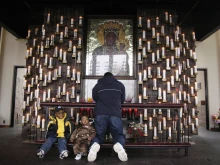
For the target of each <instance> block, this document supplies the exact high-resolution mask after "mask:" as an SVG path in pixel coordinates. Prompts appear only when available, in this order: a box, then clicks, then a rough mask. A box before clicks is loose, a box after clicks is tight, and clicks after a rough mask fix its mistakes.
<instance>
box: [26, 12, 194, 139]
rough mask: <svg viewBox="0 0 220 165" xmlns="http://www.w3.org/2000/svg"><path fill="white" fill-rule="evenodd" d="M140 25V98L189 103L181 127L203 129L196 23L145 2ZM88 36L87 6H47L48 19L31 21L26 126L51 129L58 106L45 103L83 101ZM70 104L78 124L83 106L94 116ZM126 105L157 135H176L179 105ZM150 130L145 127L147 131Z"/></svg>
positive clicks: (141, 100) (128, 112) (129, 115)
mask: <svg viewBox="0 0 220 165" xmlns="http://www.w3.org/2000/svg"><path fill="white" fill-rule="evenodd" d="M135 30H136V33H137V38H136V39H135V40H136V44H134V45H136V46H137V48H136V49H134V50H136V52H134V55H136V62H137V65H136V67H137V68H136V70H137V73H136V75H137V84H138V90H137V96H135V97H136V98H137V99H136V100H137V103H139V104H146V103H158V104H165V103H169V104H178V103H180V104H184V107H183V108H181V109H180V112H181V113H180V120H181V121H180V126H179V127H178V129H179V130H180V128H182V130H181V131H182V132H189V133H190V134H198V118H197V114H198V111H197V104H198V98H197V90H198V86H197V82H196V75H197V66H196V61H197V58H196V52H195V41H196V39H195V32H194V31H193V28H189V27H180V26H178V25H177V16H176V15H175V12H173V11H170V10H160V12H158V11H157V10H153V9H141V8H139V9H138V10H137V27H136V29H135ZM84 39H85V34H84V11H83V9H73V8H71V9H59V8H53V9H52V8H50V9H48V8H45V12H44V22H42V25H37V26H30V28H29V30H28V32H27V40H28V41H27V53H26V57H25V58H26V74H25V75H24V77H25V82H24V93H25V97H24V103H23V110H24V113H23V117H22V124H23V127H24V129H25V128H29V127H30V126H31V128H32V127H33V128H34V129H37V130H39V131H41V132H42V131H44V130H45V124H46V121H47V119H48V117H49V115H50V113H52V111H51V110H52V109H50V108H49V109H43V108H42V107H41V103H47V102H51V103H53V102H54V103H55V102H62V103H63V102H65V103H69V102H71V103H74V102H80V101H81V97H82V96H81V89H82V88H83V87H82V77H83V75H82V74H83V69H85V68H83V66H84V65H82V64H83V62H84V59H85V58H84V52H85V49H84V45H83V42H84ZM135 40H134V41H135ZM68 109H69V110H68V113H69V115H70V116H71V117H73V118H74V120H75V124H76V125H77V123H78V122H79V116H80V115H81V114H82V112H83V113H86V114H88V115H89V117H93V114H92V110H93V109H92V108H91V109H87V108H82V109H79V108H78V109H77V108H68ZM125 111H126V115H125V114H124V111H122V117H123V118H126V119H127V120H128V121H129V122H131V121H132V120H136V119H137V118H138V121H140V122H142V123H143V125H144V126H145V127H144V129H145V131H151V130H153V132H152V133H154V136H152V137H155V140H156V139H157V137H158V133H159V135H160V133H162V132H168V134H166V135H164V136H167V135H170V136H171V134H172V135H173V136H174V135H175V130H177V128H176V127H177V125H176V122H177V119H176V115H177V112H175V111H173V110H172V111H171V112H170V111H169V109H162V110H153V109H151V110H144V111H143V110H138V112H136V111H134V109H131V110H130V109H127V110H125ZM133 111H134V112H133ZM145 111H147V112H145ZM133 113H137V114H139V115H141V116H137V115H136V114H134V115H132V114H133ZM162 114H163V115H162ZM164 114H167V115H164ZM134 116H135V117H134ZM150 121H152V122H150ZM167 121H168V122H167ZM171 123H172V124H171ZM167 125H168V126H167ZM183 129H188V130H184V131H183ZM163 130H164V131H163ZM32 132H33V131H32ZM173 133H174V134H173ZM148 134H149V133H148V132H145V135H146V136H147V135H148ZM38 137H39V136H38ZM42 137H43V136H42ZM150 137H151V136H150ZM150 139H151V138H150ZM171 139H173V137H172V138H171Z"/></svg>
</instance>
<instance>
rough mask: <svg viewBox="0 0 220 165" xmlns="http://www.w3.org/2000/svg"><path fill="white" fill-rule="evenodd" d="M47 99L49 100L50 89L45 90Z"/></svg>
mask: <svg viewBox="0 0 220 165" xmlns="http://www.w3.org/2000/svg"><path fill="white" fill-rule="evenodd" d="M47 98H48V99H50V89H48V90H47Z"/></svg>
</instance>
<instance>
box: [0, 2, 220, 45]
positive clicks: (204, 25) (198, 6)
mask: <svg viewBox="0 0 220 165" xmlns="http://www.w3.org/2000/svg"><path fill="white" fill-rule="evenodd" d="M4 3H5V5H1V7H0V25H1V26H3V27H4V28H6V29H7V30H8V31H9V32H11V33H12V34H13V35H14V36H15V37H17V38H25V37H26V35H27V31H28V27H29V25H41V24H42V23H43V14H44V8H45V7H68V8H69V7H74V8H75V7H83V8H84V12H85V15H134V16H136V13H137V8H139V7H144V8H149V9H152V8H156V9H158V10H160V9H167V8H168V9H174V10H175V11H176V13H177V15H178V20H177V22H178V24H179V25H180V26H187V27H194V29H195V32H196V39H197V41H203V40H204V39H206V38H207V37H208V36H210V35H211V34H212V33H213V32H215V31H216V30H218V29H219V25H220V18H219V17H220V5H217V2H215V3H213V2H211V3H210V1H208V0H124V1H122V0H17V1H15V2H12V1H4ZM12 6H14V7H13V8H12Z"/></svg>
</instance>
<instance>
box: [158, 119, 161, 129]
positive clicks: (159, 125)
mask: <svg viewBox="0 0 220 165" xmlns="http://www.w3.org/2000/svg"><path fill="white" fill-rule="evenodd" d="M158 130H159V131H161V121H158Z"/></svg>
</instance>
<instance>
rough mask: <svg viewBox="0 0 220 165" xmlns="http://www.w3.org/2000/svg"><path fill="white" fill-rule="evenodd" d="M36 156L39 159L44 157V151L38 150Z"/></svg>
mask: <svg viewBox="0 0 220 165" xmlns="http://www.w3.org/2000/svg"><path fill="white" fill-rule="evenodd" d="M37 155H38V156H39V158H43V157H44V150H41V149H39V150H38V151H37Z"/></svg>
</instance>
